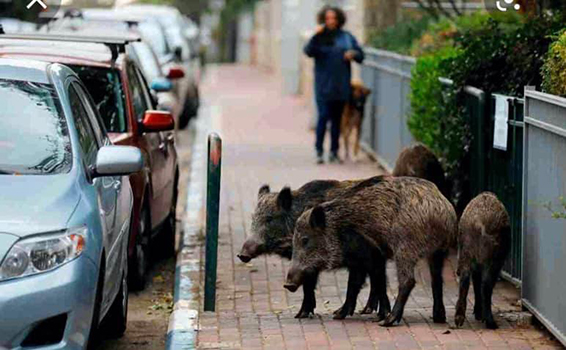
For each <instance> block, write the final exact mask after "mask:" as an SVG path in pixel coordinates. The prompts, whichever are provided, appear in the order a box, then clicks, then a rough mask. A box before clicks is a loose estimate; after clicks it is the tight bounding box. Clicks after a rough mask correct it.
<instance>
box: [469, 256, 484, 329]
mask: <svg viewBox="0 0 566 350" xmlns="http://www.w3.org/2000/svg"><path fill="white" fill-rule="evenodd" d="M481 271H482V268H481V266H474V268H473V271H472V280H473V282H474V316H475V317H476V320H478V321H481V320H483V312H482V308H483V303H482V293H481V280H482V276H481Z"/></svg>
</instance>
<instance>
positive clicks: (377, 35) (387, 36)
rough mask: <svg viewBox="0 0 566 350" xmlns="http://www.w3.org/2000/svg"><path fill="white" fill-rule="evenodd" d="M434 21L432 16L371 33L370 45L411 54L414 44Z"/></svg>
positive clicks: (401, 22) (404, 21)
mask: <svg viewBox="0 0 566 350" xmlns="http://www.w3.org/2000/svg"><path fill="white" fill-rule="evenodd" d="M432 20H433V18H432V17H431V16H423V17H421V18H408V19H405V20H402V21H400V22H398V23H397V24H395V25H394V26H391V27H389V28H386V29H384V30H381V31H376V32H374V33H371V34H370V37H369V40H368V44H369V45H370V46H373V47H377V48H380V49H384V50H388V51H393V52H397V53H400V54H402V55H406V54H409V52H410V50H411V46H412V43H413V42H414V41H415V40H418V38H420V37H421V36H422V34H423V32H424V31H425V30H426V29H427V28H428V26H429V23H431V22H432Z"/></svg>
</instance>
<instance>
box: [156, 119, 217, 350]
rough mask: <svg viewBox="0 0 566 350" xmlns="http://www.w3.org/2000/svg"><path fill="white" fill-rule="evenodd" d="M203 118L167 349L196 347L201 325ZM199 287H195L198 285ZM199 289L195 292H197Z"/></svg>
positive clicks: (193, 158)
mask: <svg viewBox="0 0 566 350" xmlns="http://www.w3.org/2000/svg"><path fill="white" fill-rule="evenodd" d="M203 119H204V118H199V120H197V122H196V123H195V129H196V130H195V138H194V140H193V144H192V152H191V163H190V164H191V168H190V171H191V174H190V176H189V185H188V189H187V213H186V217H185V220H184V227H183V234H182V237H181V241H180V249H179V253H178V254H177V262H176V268H175V287H174V288H175V289H174V307H173V312H172V313H171V316H170V317H169V327H168V329H167V341H166V346H165V348H166V349H167V350H188V349H195V348H196V342H197V337H196V334H197V328H198V315H199V303H198V285H199V281H198V273H199V268H200V245H201V244H200V243H199V237H200V236H202V230H203V227H204V220H203V212H204V200H205V195H206V194H205V188H206V151H207V150H206V147H205V146H206V129H207V128H206V126H205V125H204V123H205V121H204V120H203ZM195 286H196V287H195ZM195 290H196V291H195Z"/></svg>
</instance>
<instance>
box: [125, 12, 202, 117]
mask: <svg viewBox="0 0 566 350" xmlns="http://www.w3.org/2000/svg"><path fill="white" fill-rule="evenodd" d="M115 12H116V13H120V12H121V13H125V14H128V15H129V16H143V17H145V18H153V19H156V20H157V21H159V23H160V24H161V25H162V26H163V28H166V30H165V37H166V39H167V43H168V46H169V47H170V48H171V50H172V52H173V53H174V54H175V55H174V60H173V61H171V62H164V67H165V70H167V68H168V67H169V66H170V65H175V64H181V65H182V66H183V68H184V70H185V73H186V77H185V79H182V80H180V81H179V90H180V94H181V95H183V96H187V99H186V102H185V109H184V113H183V115H184V117H185V118H182V119H181V123H182V125H181V126H184V125H183V123H185V122H186V123H188V122H189V120H190V118H193V117H195V116H197V114H198V109H199V107H200V94H199V82H200V55H199V52H198V50H195V49H194V48H192V47H191V40H192V38H190V37H187V35H188V34H189V33H190V31H187V29H191V26H190V24H189V23H188V22H187V18H186V17H185V16H183V15H182V14H181V12H180V11H179V10H178V9H177V8H175V7H173V6H166V5H149V4H133V5H127V6H124V7H119V8H116V9H115Z"/></svg>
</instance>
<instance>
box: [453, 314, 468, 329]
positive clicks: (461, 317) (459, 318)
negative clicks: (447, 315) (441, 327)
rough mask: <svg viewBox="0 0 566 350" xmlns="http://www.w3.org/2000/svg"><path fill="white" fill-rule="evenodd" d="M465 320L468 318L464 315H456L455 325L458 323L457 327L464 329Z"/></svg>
mask: <svg viewBox="0 0 566 350" xmlns="http://www.w3.org/2000/svg"><path fill="white" fill-rule="evenodd" d="M465 319H466V317H465V316H464V315H456V317H454V323H456V326H457V327H462V326H463V325H464V320H465Z"/></svg>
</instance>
